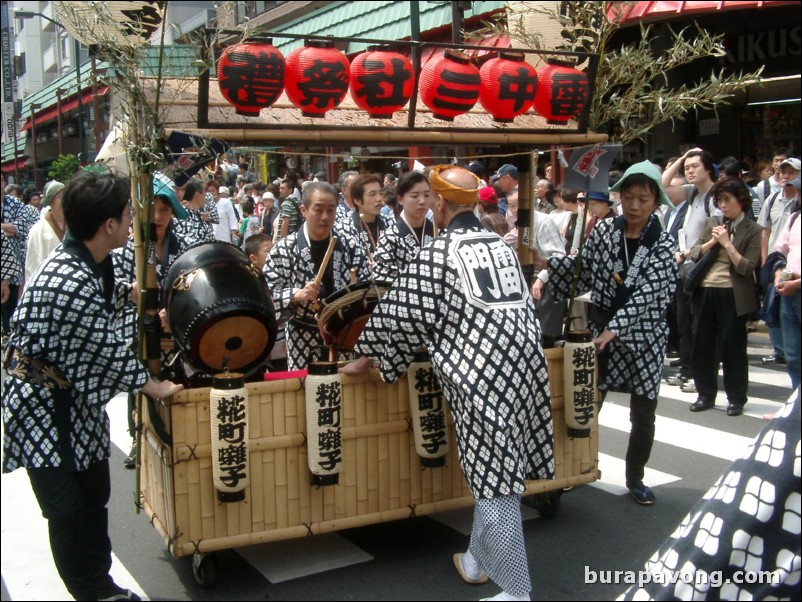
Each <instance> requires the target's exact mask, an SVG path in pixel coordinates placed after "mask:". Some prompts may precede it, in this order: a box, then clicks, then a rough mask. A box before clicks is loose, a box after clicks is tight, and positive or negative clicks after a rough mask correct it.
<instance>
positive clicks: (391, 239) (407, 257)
mask: <svg viewBox="0 0 802 602" xmlns="http://www.w3.org/2000/svg"><path fill="white" fill-rule="evenodd" d="M433 240H434V225H433V224H432V222H430V221H429V220H428V219H427V220H425V221H424V222H423V240H420V239H419V238H418V235H417V234H416V233H415V232H414V231H413V229H412V228H411V227H410V226H409V225H408V224H407V223H406V222H405V221H404V219H403V218H402V217H400V216H399V218H398V219H397V220H396V221H395V223H393V224H392V225H391V226H390V227H389V228H387V230H386V231H385V232H384V234H383V235H382V237H381V239H379V244H378V246H377V247H376V253H375V254H374V255H373V279H374V280H375V281H376V282H378V283H387V284H390V283H392V282H393V281H394V280H395V279H396V278H398V275H399V274H400V273H401V272H403V271H404V270H405V269H406V267H407V265H408V264H409V262H410V261H412V260H413V259H415V257H417V256H418V253H420V250H421V249H422V248H423V247H425V246H426V245H428V244H429V243H430V242H432V241H433Z"/></svg>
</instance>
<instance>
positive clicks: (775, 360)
mask: <svg viewBox="0 0 802 602" xmlns="http://www.w3.org/2000/svg"><path fill="white" fill-rule="evenodd" d="M760 361H762V362H763V363H764V364H787V363H788V362H787V361H786V360H785V358H784V357H782V356H777V355H774V354H771V355H767V356H766V357H764V358H763V359H762V360H760Z"/></svg>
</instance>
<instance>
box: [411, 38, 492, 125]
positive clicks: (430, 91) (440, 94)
mask: <svg viewBox="0 0 802 602" xmlns="http://www.w3.org/2000/svg"><path fill="white" fill-rule="evenodd" d="M418 86H419V89H420V97H421V100H422V101H423V103H424V104H425V105H426V106H427V107H429V108H430V109H431V110H432V114H433V115H434V116H435V117H437V118H438V119H443V120H445V121H454V117H456V116H457V115H462V114H463V113H467V112H468V111H470V110H471V109H472V108H473V106H474V105H475V104H476V101H477V100H479V88H480V87H481V79H480V77H479V69H478V68H477V67H476V65H474V64H473V63H472V62H471V59H470V57H469V56H468V55H467V54H464V53H462V52H457V51H455V50H446V51H445V53H444V54H443V56H442V57H440V58H438V59H433V60H431V61H429V62H428V63H426V65H425V66H424V67H423V69H421V73H420V82H419V84H418Z"/></svg>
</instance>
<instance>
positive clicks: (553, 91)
mask: <svg viewBox="0 0 802 602" xmlns="http://www.w3.org/2000/svg"><path fill="white" fill-rule="evenodd" d="M547 62H548V65H546V66H545V67H539V68H538V69H537V81H538V84H537V91H536V92H535V111H537V112H538V113H539V114H541V115H542V116H543V117H545V118H546V122H547V123H550V124H554V125H565V124H566V123H568V120H569V119H571V118H572V117H574V116H575V115H576V114H578V113H580V112H582V110H583V109H584V108H585V104H587V102H588V97H589V96H590V83H589V82H588V76H587V75H586V74H585V73H583V72H582V71H580V70H579V69H574V66H573V63H570V62H566V61H560V60H557V59H548V61H547Z"/></svg>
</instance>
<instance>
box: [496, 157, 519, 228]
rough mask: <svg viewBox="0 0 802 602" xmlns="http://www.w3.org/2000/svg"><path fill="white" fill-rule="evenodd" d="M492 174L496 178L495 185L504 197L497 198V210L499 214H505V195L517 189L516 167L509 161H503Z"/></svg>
mask: <svg viewBox="0 0 802 602" xmlns="http://www.w3.org/2000/svg"><path fill="white" fill-rule="evenodd" d="M493 175H494V176H495V178H496V185H497V186H498V187H499V189H501V194H502V196H503V197H504V198H503V199H501V198H500V199H499V200H498V212H499V213H500V214H501V215H506V214H507V195H508V194H509V193H511V192H512V191H513V190H518V168H517V167H515V165H511V164H510V163H505V164H504V165H502V166H501V167H499V168H498V170H497V171H496V173H495V174H493ZM491 179H492V178H491Z"/></svg>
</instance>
